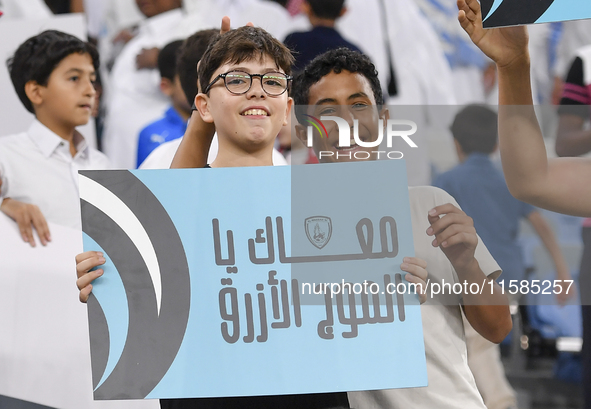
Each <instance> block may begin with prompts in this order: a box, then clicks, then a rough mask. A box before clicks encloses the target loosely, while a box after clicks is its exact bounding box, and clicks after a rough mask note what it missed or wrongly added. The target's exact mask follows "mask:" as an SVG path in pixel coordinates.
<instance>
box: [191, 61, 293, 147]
mask: <svg viewBox="0 0 591 409" xmlns="http://www.w3.org/2000/svg"><path fill="white" fill-rule="evenodd" d="M233 70H239V71H244V72H247V73H249V74H266V73H269V72H283V71H282V70H281V69H279V68H277V66H276V64H275V62H274V60H273V59H272V58H271V57H270V56H267V55H265V56H264V57H263V58H262V59H258V58H256V59H253V60H247V61H243V62H241V63H239V64H224V65H222V66H221V67H219V68H218V69H217V70H216V71H215V72H214V74H213V75H212V77H211V79H210V81H213V80H214V79H215V78H216V77H217V76H218V75H219V74H224V73H227V72H229V71H233ZM196 102H197V107H198V108H199V111H200V113H201V115H202V117H203V120H204V121H206V122H214V123H215V126H216V131H217V133H218V137H219V141H220V148H222V146H224V148H226V149H233V150H235V151H236V150H238V151H242V152H246V153H252V152H256V151H260V150H262V149H265V148H268V149H269V152H270V149H271V148H272V146H273V143H274V141H275V138H276V136H277V134H278V133H279V131H280V129H281V127H282V126H283V125H286V124H287V118H288V115H289V111H290V109H291V105H292V99H291V98H289V96H288V94H287V91H286V92H284V93H283V94H281V95H279V96H270V95H268V94H267V93H265V91H263V88H262V85H261V80H260V78H259V77H253V78H252V85H251V87H250V89H249V90H248V91H247V92H246V93H244V94H240V95H235V94H232V93H230V91H228V90H227V89H226V86H225V85H224V80H223V79H222V78H220V79H218V80H217V81H216V82H215V84H213V85H212V86H211V88H210V90H209V94H208V95H204V94H200V95H199V96H198V98H197V101H196Z"/></svg>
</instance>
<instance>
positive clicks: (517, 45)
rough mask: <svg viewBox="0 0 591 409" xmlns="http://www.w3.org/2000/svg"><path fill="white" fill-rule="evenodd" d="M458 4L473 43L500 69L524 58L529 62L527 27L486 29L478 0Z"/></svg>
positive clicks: (463, 1)
mask: <svg viewBox="0 0 591 409" xmlns="http://www.w3.org/2000/svg"><path fill="white" fill-rule="evenodd" d="M457 4H458V10H459V12H458V20H459V22H460V25H461V26H462V28H463V29H464V31H466V33H468V35H469V36H470V39H471V40H472V42H473V43H474V44H476V46H477V47H478V48H480V49H481V50H482V52H484V53H485V54H486V55H487V56H488V57H490V58H491V59H492V60H493V61H494V62H495V63H496V64H497V65H498V66H499V67H505V66H508V65H511V64H512V63H513V62H514V61H516V60H521V59H523V58H526V59H527V60H528V61H529V52H528V48H527V43H528V35H527V28H526V27H525V26H517V27H503V28H490V29H485V28H483V27H482V12H481V10H480V3H479V2H478V0H457Z"/></svg>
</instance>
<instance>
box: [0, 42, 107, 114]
mask: <svg viewBox="0 0 591 409" xmlns="http://www.w3.org/2000/svg"><path fill="white" fill-rule="evenodd" d="M74 53H78V54H88V55H90V58H91V59H92V65H93V66H94V69H95V70H98V67H99V54H98V51H97V50H96V48H95V46H94V45H92V44H91V43H88V42H84V41H82V40H80V39H79V38H77V37H74V36H73V35H70V34H66V33H62V32H61V31H57V30H47V31H44V32H42V33H41V34H38V35H36V36H34V37H31V38H29V39H28V40H26V41H25V42H24V43H22V44H21V45H20V46H19V47H18V49H17V50H16V52H15V53H14V56H13V57H12V58H10V59H9V60H8V61H7V66H8V71H9V73H10V79H11V80H12V85H13V86H14V90H15V91H16V94H17V95H18V97H19V99H20V100H21V102H22V103H23V105H24V106H25V108H27V111H29V112H31V113H33V114H34V113H35V110H34V109H33V104H32V103H31V101H30V100H29V98H28V97H27V94H26V93H25V84H26V83H27V82H29V81H35V82H37V83H38V84H39V85H47V81H48V80H49V76H50V75H51V73H52V72H53V70H54V69H55V67H57V65H58V64H59V63H60V62H61V61H62V60H63V59H64V58H66V57H67V56H69V55H70V54H74Z"/></svg>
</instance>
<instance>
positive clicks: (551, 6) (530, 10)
mask: <svg viewBox="0 0 591 409" xmlns="http://www.w3.org/2000/svg"><path fill="white" fill-rule="evenodd" d="M480 5H481V7H482V20H483V26H484V28H491V27H503V26H516V25H522V24H534V23H551V22H554V21H568V20H580V19H585V18H591V1H589V0H480Z"/></svg>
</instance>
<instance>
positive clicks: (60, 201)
mask: <svg viewBox="0 0 591 409" xmlns="http://www.w3.org/2000/svg"><path fill="white" fill-rule="evenodd" d="M75 138H76V139H75V145H76V150H77V151H78V152H77V153H76V155H75V156H74V157H72V155H71V154H70V145H69V143H68V142H67V141H64V140H63V139H62V138H60V137H59V136H58V135H56V134H55V133H54V132H52V131H51V130H49V128H47V127H46V126H45V125H43V124H41V122H39V121H37V120H35V121H34V122H33V123H32V124H31V126H30V127H29V129H28V130H27V132H22V133H19V134H15V135H10V136H2V137H0V177H1V178H2V186H1V187H0V201H1V200H2V199H4V198H6V197H10V198H12V199H14V200H18V201H21V202H25V203H31V204H34V205H37V206H39V209H40V210H41V212H42V213H43V215H44V216H45V218H46V219H47V221H50V222H53V223H56V224H60V225H62V226H67V227H72V228H76V229H80V228H81V222H80V196H79V194H78V171H79V170H91V169H93V170H94V169H108V168H110V167H111V165H110V163H109V160H108V159H107V157H106V156H105V155H103V154H102V153H100V152H99V151H97V150H95V149H93V148H90V147H89V146H88V145H87V143H86V140H85V139H84V137H82V135H80V134H77V135H76V136H75Z"/></svg>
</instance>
